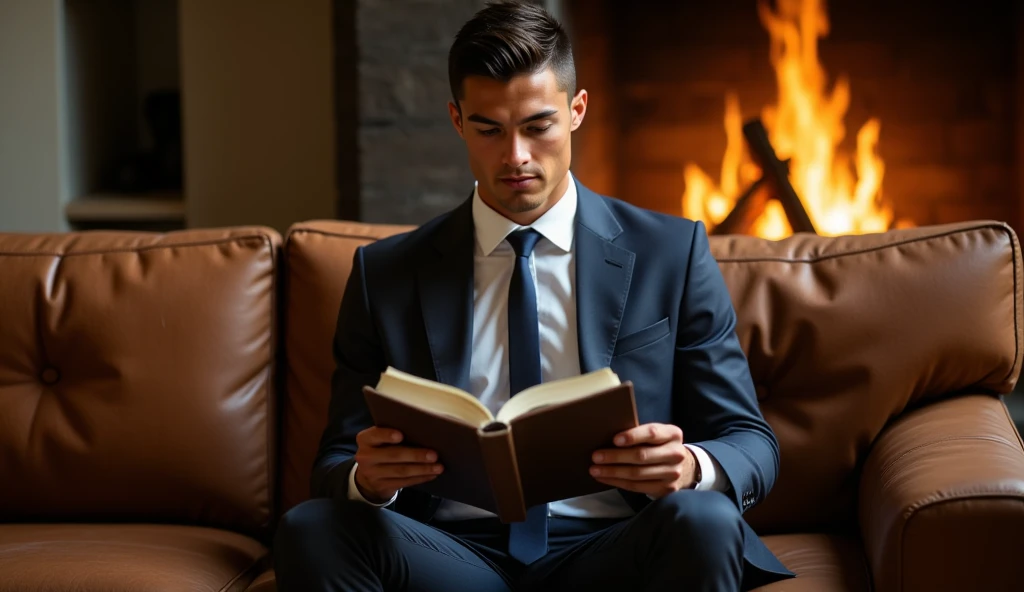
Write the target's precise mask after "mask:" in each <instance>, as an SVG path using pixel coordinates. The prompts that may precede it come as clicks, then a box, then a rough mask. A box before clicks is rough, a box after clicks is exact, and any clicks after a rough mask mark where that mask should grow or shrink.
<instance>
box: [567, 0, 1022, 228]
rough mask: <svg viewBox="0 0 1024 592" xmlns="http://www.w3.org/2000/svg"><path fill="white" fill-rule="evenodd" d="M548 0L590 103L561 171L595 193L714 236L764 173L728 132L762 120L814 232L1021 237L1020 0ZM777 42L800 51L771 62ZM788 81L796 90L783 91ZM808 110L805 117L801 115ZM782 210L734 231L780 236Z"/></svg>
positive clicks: (735, 133)
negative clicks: (997, 226)
mask: <svg viewBox="0 0 1024 592" xmlns="http://www.w3.org/2000/svg"><path fill="white" fill-rule="evenodd" d="M556 4H557V5H558V10H559V12H560V16H561V17H562V18H563V20H564V21H565V22H566V24H567V26H568V27H569V28H570V31H571V35H572V37H573V43H574V48H575V53H576V59H577V69H578V78H579V83H580V86H581V87H582V88H587V89H588V90H589V91H590V94H591V96H590V104H589V112H588V115H587V120H586V121H585V123H584V126H583V127H582V128H581V129H580V131H579V132H577V134H576V135H575V136H574V163H573V170H574V172H575V173H576V174H577V176H578V177H579V178H580V179H581V181H583V182H584V183H587V184H588V185H590V186H591V187H592V188H593V189H595V190H597V191H600V192H603V193H606V194H611V195H616V196H619V197H622V198H623V199H626V200H628V201H631V202H633V203H635V204H637V205H640V206H643V207H647V208H650V209H654V210H658V211H662V212H666V213H670V214H675V215H685V216H687V217H692V218H699V219H703V220H704V221H705V222H706V223H707V224H708V227H709V228H710V229H712V231H714V229H715V227H716V226H718V225H719V224H720V223H721V222H722V221H723V220H724V219H725V218H726V217H727V215H728V214H729V212H731V211H732V209H733V208H734V207H735V201H736V200H737V198H739V197H740V196H741V195H743V194H744V193H749V191H748V190H749V189H750V187H751V185H752V184H753V182H754V181H755V180H756V179H758V178H760V177H761V176H763V170H762V169H761V168H760V167H758V166H756V165H755V164H754V163H753V162H751V161H752V160H754V159H751V158H750V157H749V153H750V150H749V142H747V141H745V140H744V138H743V136H742V131H741V126H742V123H743V122H752V121H753V120H755V119H760V120H762V121H763V123H764V124H765V127H766V128H767V129H768V136H769V137H770V138H771V141H772V144H773V147H774V149H775V150H776V151H777V152H778V156H779V157H780V158H781V159H787V160H788V163H787V165H788V167H789V168H788V170H789V171H790V173H791V174H790V176H789V178H790V179H791V180H792V184H793V185H794V187H795V188H796V193H797V194H798V195H799V197H800V200H801V202H802V203H803V206H804V207H805V208H806V209H807V210H808V212H809V213H810V214H811V218H812V219H813V221H814V226H815V229H816V230H817V231H818V232H820V233H822V234H844V233H855V232H873V231H878V230H885V229H887V228H895V227H900V226H913V225H924V224H940V223H946V222H954V221H961V220H966V219H976V218H989V219H997V220H1003V221H1007V222H1009V223H1010V224H1011V225H1013V226H1014V227H1015V228H1016V229H1017V231H1018V232H1019V231H1020V227H1021V224H1020V223H1019V222H1020V217H1021V216H1022V214H1024V209H1022V208H1021V207H1020V200H1021V185H1022V182H1021V179H1020V177H1018V174H1020V171H1022V170H1024V155H1022V149H1021V148H1022V146H1024V131H1022V122H1024V113H1022V109H1024V106H1021V107H1019V106H1018V105H1024V103H1022V101H1024V93H1022V90H1024V81H1022V77H1024V76H1022V73H1024V64H1022V62H1024V49H1022V48H1024V42H1022V39H1021V36H1022V34H1024V26H1022V21H1024V10H1022V9H1021V8H1018V6H1017V4H1018V3H1016V2H1012V1H1009V0H1004V1H993V2H986V3H979V4H977V5H974V6H971V7H968V5H965V4H964V3H962V2H953V1H951V0H905V1H901V2H887V1H881V0H858V1H853V0H832V1H830V2H826V0H821V4H820V9H817V8H816V5H818V4H819V3H818V2H815V1H813V0H775V1H774V2H761V3H758V2H757V1H756V0H720V1H716V2H655V1H652V0H647V1H637V2H632V3H624V2H618V1H615V0H562V1H561V2H560V3H556ZM790 17H791V18H790ZM826 24H827V26H826ZM815 28H817V31H818V33H820V39H819V38H818V35H817V34H815V31H814V29H815ZM801 30H803V33H804V37H803V40H802V41H801V40H800V39H799V38H796V39H795V38H794V36H799V33H800V31H801ZM787 36H788V40H789V43H788V44H787V43H784V42H783V41H782V40H783V39H787ZM786 47H788V48H789V49H791V50H792V49H796V50H798V51H797V52H796V53H795V54H792V53H791V54H790V55H783V54H784V53H785V52H784V51H783V49H784V48H786ZM785 60H789V61H788V62H787V61H785ZM773 61H775V62H776V63H774V64H773ZM783 62H784V63H783ZM794 63H795V64H796V66H794ZM801 63H802V64H803V66H804V68H805V71H803V72H794V71H793V68H794V67H799V66H800V64H801ZM814 67H819V68H820V69H821V72H820V73H821V74H822V80H821V81H820V84H817V85H816V83H818V82H819V81H817V80H815V77H814V74H815V73H814V71H813V69H814ZM794 79H800V80H803V81H804V83H805V84H804V86H806V87H807V88H804V89H803V90H802V91H801V90H799V89H797V90H794V86H793V85H792V84H791V82H792V81H793V80H794ZM787 81H788V82H787ZM837 81H838V83H837ZM780 85H781V86H782V87H783V90H782V92H781V93H780ZM808 91H811V92H808ZM801 92H803V93H804V94H802V95H801ZM766 107H767V109H766ZM815 114H816V115H817V119H818V121H817V123H814V122H811V123H810V124H809V123H808V122H807V121H804V120H805V119H807V118H808V116H810V115H815ZM727 120H728V123H727ZM794 120H800V121H794ZM783 125H788V126H790V128H794V127H795V128H800V129H788V130H786V129H781V127H782V126H783ZM809 125H810V126H811V127H812V128H813V126H814V125H818V126H819V127H820V128H821V129H819V130H817V131H814V130H811V131H808V130H807V129H804V128H807V127H808V126H809ZM822 130H824V132H827V133H825V134H824V135H822V133H821V132H822ZM829 134H832V135H831V136H830V135H829ZM829 138H833V139H836V138H841V141H836V142H835V145H834V146H832V145H831V144H830V143H831V142H832V140H830V139H829ZM821 153H827V154H825V155H824V157H822V155H821ZM723 161H726V164H727V167H726V168H727V169H728V170H727V171H726V172H725V173H724V174H723V170H722V169H723ZM759 191H764V190H763V189H761V190H759ZM767 191H768V193H770V194H775V193H777V189H776V188H771V187H769V188H768V190H767ZM684 197H685V199H684ZM762 201H763V200H762ZM781 203H782V202H779V201H777V200H770V202H768V203H767V205H765V204H759V205H758V208H759V212H761V211H763V212H764V213H763V214H761V215H760V216H759V217H758V219H757V220H756V221H754V223H752V224H750V225H749V227H748V228H747V229H746V230H747V231H749V232H751V233H756V234H760V235H762V236H769V237H771V238H781V237H782V236H785V235H787V234H788V233H789V232H791V231H792V228H790V227H789V225H787V224H786V222H785V219H786V218H785V216H782V210H783V208H782V207H781Z"/></svg>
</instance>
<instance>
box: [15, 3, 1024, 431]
mask: <svg viewBox="0 0 1024 592" xmlns="http://www.w3.org/2000/svg"><path fill="white" fill-rule="evenodd" d="M537 3H538V4H541V5H543V6H545V7H546V8H547V9H548V10H550V11H551V12H552V13H554V14H555V16H556V17H558V18H559V19H561V20H562V21H563V23H564V24H565V26H566V27H567V28H568V30H569V32H570V35H571V37H572V39H573V43H574V49H575V55H576V63H577V69H578V79H579V85H580V87H582V88H586V89H587V90H588V91H589V93H590V102H589V111H588V114H587V118H586V121H585V123H584V125H583V127H582V128H581V129H580V130H579V131H578V132H577V133H576V134H574V136H573V142H574V160H573V171H574V173H575V174H576V175H577V177H578V178H579V179H580V180H581V181H582V182H583V183H585V184H587V185H589V186H590V187H591V188H592V189H594V190H596V191H599V192H603V193H606V194H610V195H615V196H617V197H620V198H622V199H625V200H627V201H630V202H632V203H635V204H637V205H640V206H643V207H647V208H650V209H654V210H659V211H663V212H667V213H670V214H674V215H685V216H687V217H691V218H697V219H702V220H704V221H705V222H706V223H707V224H708V226H709V228H711V229H712V231H715V229H716V227H718V225H719V224H722V223H723V221H724V220H726V219H727V218H728V216H729V214H730V213H732V212H733V209H734V208H735V207H736V205H737V202H738V201H739V200H740V198H741V197H742V196H747V198H748V199H752V198H751V196H757V195H760V196H761V198H759V199H752V201H751V203H754V204H755V207H752V208H751V209H750V210H749V211H748V212H747V214H748V216H749V219H748V223H747V224H745V225H743V226H742V227H741V228H740V229H741V230H742V231H743V232H749V233H752V234H758V235H761V236H765V237H768V238H781V237H784V236H786V235H787V234H789V233H790V232H792V231H793V227H792V224H791V222H792V220H791V216H787V213H786V211H785V208H783V207H781V206H780V203H779V202H778V201H776V200H772V199H771V198H770V195H769V196H767V197H765V195H764V194H765V191H764V187H763V184H762V185H760V186H759V185H758V184H757V182H758V180H759V179H760V178H761V177H762V176H764V173H763V169H764V167H763V166H762V165H763V163H762V162H761V161H760V160H759V159H758V158H757V157H756V156H757V155H752V153H751V145H750V140H749V138H748V137H747V136H745V133H744V131H743V126H744V124H749V123H751V122H753V121H755V120H756V121H759V122H760V123H761V125H762V126H763V128H764V130H765V131H766V136H767V139H768V140H769V142H770V145H771V147H772V150H773V152H774V156H776V157H777V159H778V160H779V161H783V162H784V163H785V166H786V167H787V169H786V170H788V171H789V181H790V182H791V184H792V186H793V189H794V190H795V194H796V195H797V197H798V198H799V206H800V207H801V208H802V209H803V210H804V211H806V213H807V214H808V216H809V218H810V220H811V221H812V222H813V224H814V227H815V230H816V231H818V232H819V233H822V234H843V233H857V232H876V231H884V230H886V229H889V228H896V227H905V226H915V225H924V224H940V223H946V222H956V221H962V220H969V219H979V218H987V219H996V220H1001V221H1005V222H1007V223H1009V224H1010V225H1011V226H1013V227H1014V229H1015V230H1017V232H1018V233H1019V232H1020V230H1021V228H1022V222H1024V208H1022V207H1021V202H1022V197H1024V193H1022V191H1024V2H1017V1H1012V0H983V1H980V2H976V3H966V2H962V1H953V0H901V1H900V2H891V1H883V0H829V1H827V2H826V1H824V0H820V1H818V0H774V1H765V2H758V1H757V0H717V1H714V2H710V1H707V2H684V1H669V0H665V1H655V0H631V1H628V2H627V1H625V0H537ZM484 4H485V1H484V0H301V1H288V2H286V1H283V0H215V1H212V0H0V231H24V232H41V231H55V232H60V231H66V230H80V229H95V228H109V229H132V230H173V229H177V228H198V227H211V226H228V225H243V224H262V225H268V226H271V227H274V228H276V229H278V230H279V231H284V230H286V229H287V228H288V226H289V225H291V224H292V223H295V222H298V221H303V220H309V219H316V218H344V219H352V220H362V221H368V222H390V223H414V224H416V223H421V222H424V221H426V220H427V219H429V218H431V217H432V216H435V215H437V214H439V213H441V212H443V211H446V210H448V209H450V208H452V207H454V206H455V205H457V204H458V203H459V202H461V201H462V200H464V199H465V198H466V197H467V196H468V194H469V192H470V190H471V187H472V182H473V179H472V177H471V174H470V171H469V168H468V165H467V164H466V157H465V153H464V148H463V146H462V144H461V142H460V140H459V138H458V136H457V135H456V133H455V132H454V131H453V130H452V128H451V125H450V123H449V121H448V118H447V112H446V107H445V104H446V102H447V101H448V99H449V90H448V81H447V52H448V48H449V45H450V43H451V40H452V38H453V35H454V34H455V32H456V31H457V30H458V28H459V27H460V26H461V25H462V24H463V23H464V22H465V21H466V20H467V19H468V18H469V17H470V16H471V15H472V14H473V13H474V12H475V11H476V10H478V9H480V8H481V7H482V6H483V5H484ZM759 187H760V189H759ZM718 228H719V231H721V228H724V227H718ZM1017 398H1024V397H1017ZM1017 416H1018V417H1024V411H1021V412H1018V413H1017Z"/></svg>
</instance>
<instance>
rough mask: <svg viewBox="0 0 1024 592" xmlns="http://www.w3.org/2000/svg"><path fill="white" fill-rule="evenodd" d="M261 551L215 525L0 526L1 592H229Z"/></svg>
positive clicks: (263, 558) (260, 563) (256, 566)
mask: <svg viewBox="0 0 1024 592" xmlns="http://www.w3.org/2000/svg"><path fill="white" fill-rule="evenodd" d="M267 559H268V557H267V549H266V547H264V546H263V545H262V544H260V543H259V542H258V541H256V540H254V539H251V538H249V537H247V536H243V535H240V534H236V533H232V532H228V531H225V530H220V529H213V528H203V527H194V526H175V525H147V524H124V525H115V524H102V525H101V524H0V592H25V591H26V590H33V591H39V592H67V591H71V590H75V591H78V590H81V591H92V590H96V591H100V590H102V591H103V592H121V591H124V592H137V591H139V590H146V591H150V592H163V591H166V592H172V591H174V592H177V591H179V590H189V591H190V592H235V591H241V590H245V589H246V587H247V586H248V584H249V583H250V582H251V581H252V579H253V578H254V577H255V576H256V575H257V574H258V573H260V572H261V571H262V570H263V569H264V565H266V564H267Z"/></svg>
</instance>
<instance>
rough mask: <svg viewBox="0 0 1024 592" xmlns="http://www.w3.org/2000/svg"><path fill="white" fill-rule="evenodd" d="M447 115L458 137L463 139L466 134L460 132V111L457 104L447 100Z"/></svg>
mask: <svg viewBox="0 0 1024 592" xmlns="http://www.w3.org/2000/svg"><path fill="white" fill-rule="evenodd" d="M448 116H449V117H451V119H452V125H453V126H455V131H457V132H458V133H459V137H460V138H462V139H463V140H465V139H466V136H465V135H463V133H462V112H461V111H459V106H458V105H456V104H455V103H453V102H452V101H448Z"/></svg>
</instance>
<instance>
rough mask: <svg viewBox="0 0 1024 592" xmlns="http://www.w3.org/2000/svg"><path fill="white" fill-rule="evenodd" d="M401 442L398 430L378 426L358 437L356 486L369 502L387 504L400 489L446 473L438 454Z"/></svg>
mask: <svg viewBox="0 0 1024 592" xmlns="http://www.w3.org/2000/svg"><path fill="white" fill-rule="evenodd" d="M401 441H402V433H401V432H399V431H398V430H391V429H387V428H378V427H376V426H374V427H370V428H366V429H365V430H363V431H361V432H359V434H358V435H356V444H357V445H358V446H359V449H358V450H356V456H355V460H356V462H357V463H359V466H358V467H357V468H356V475H355V481H356V487H358V488H359V493H361V494H362V496H363V497H364V498H366V499H367V500H368V501H370V502H373V503H376V504H380V503H384V502H386V501H388V500H389V499H391V498H392V497H394V495H395V493H396V492H397V491H398V490H399V489H402V488H403V487H411V486H413V485H419V484H420V483H426V482H427V481H430V480H433V479H436V478H437V476H438V475H439V474H440V473H441V471H442V470H444V467H442V466H441V465H440V464H438V463H437V453H436V452H434V451H433V450H427V449H426V448H413V447H410V446H399V445H398V444H399V443H401Z"/></svg>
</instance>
